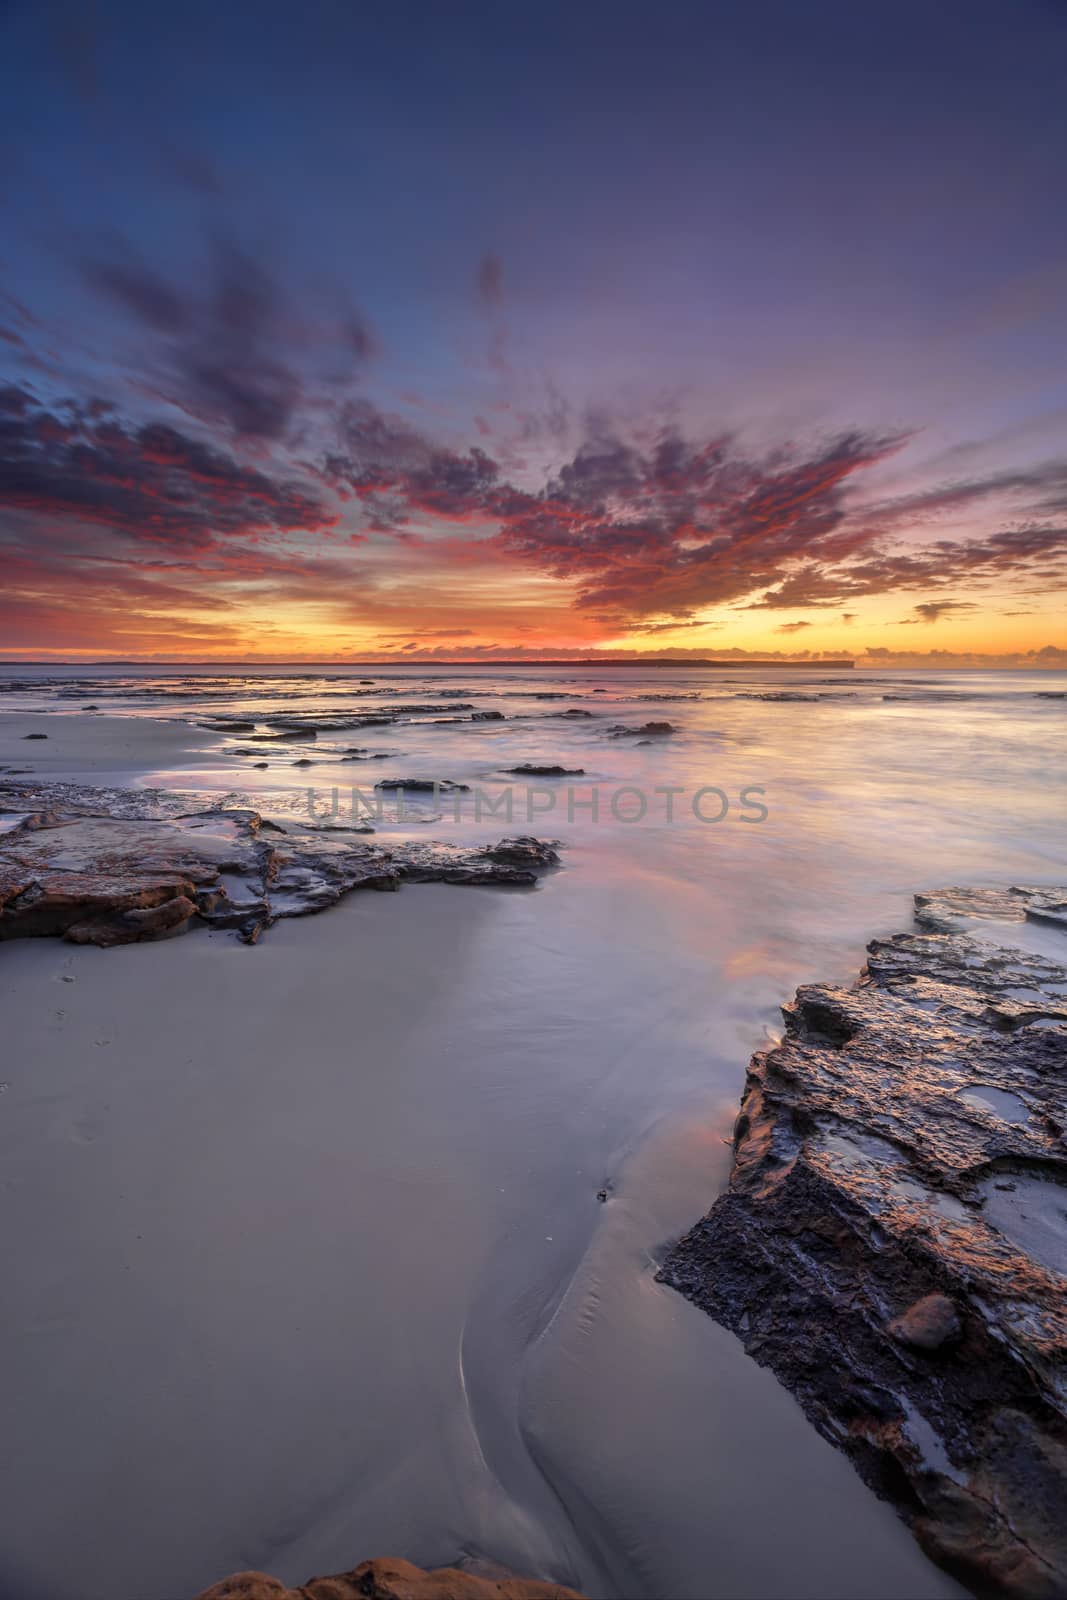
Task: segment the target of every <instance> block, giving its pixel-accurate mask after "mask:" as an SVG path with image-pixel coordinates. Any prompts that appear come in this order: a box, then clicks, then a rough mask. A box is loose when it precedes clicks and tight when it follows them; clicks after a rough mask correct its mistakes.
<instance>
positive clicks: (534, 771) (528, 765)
mask: <svg viewBox="0 0 1067 1600" xmlns="http://www.w3.org/2000/svg"><path fill="white" fill-rule="evenodd" d="M501 770H502V771H504V772H506V773H508V774H509V776H511V777H516V778H584V777H585V768H584V767H560V766H545V767H541V766H538V765H537V763H536V762H534V761H525V762H524V763H523V764H522V766H521V767H503V768H502V769H501Z"/></svg>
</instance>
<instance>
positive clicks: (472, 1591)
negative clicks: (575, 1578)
mask: <svg viewBox="0 0 1067 1600" xmlns="http://www.w3.org/2000/svg"><path fill="white" fill-rule="evenodd" d="M197 1600H582V1597H581V1595H579V1594H578V1592H577V1590H575V1589H565V1588H564V1587H563V1585H562V1584H559V1583H540V1582H538V1581H537V1580H536V1579H535V1578H515V1577H511V1576H509V1575H502V1576H500V1577H492V1578H483V1577H479V1576H478V1575H477V1574H475V1573H473V1572H463V1571H461V1570H460V1569H459V1568H458V1567H437V1568H436V1569H435V1570H434V1571H432V1572H424V1571H423V1569H422V1568H421V1567H416V1566H413V1565H412V1563H411V1562H410V1561H399V1560H397V1559H396V1558H395V1557H388V1556H387V1557H385V1558H384V1559H379V1560H377V1561H364V1562H363V1563H362V1564H361V1565H360V1566H358V1567H354V1568H353V1569H352V1571H351V1572H342V1573H338V1574H337V1575H336V1576H335V1577H332V1578H311V1579H310V1580H309V1581H308V1582H307V1583H303V1584H301V1585H300V1588H299V1589H287V1588H286V1587H285V1585H284V1584H283V1583H280V1582H279V1580H278V1579H277V1578H268V1577H267V1575H266V1574H265V1573H263V1572H236V1573H234V1575H233V1576H232V1577H230V1578H223V1580H222V1582H221V1583H216V1584H214V1585H213V1586H212V1587H211V1588H210V1589H205V1590H204V1592H203V1594H201V1595H198V1596H197Z"/></svg>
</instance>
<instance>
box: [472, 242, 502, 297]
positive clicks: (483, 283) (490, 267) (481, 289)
mask: <svg viewBox="0 0 1067 1600" xmlns="http://www.w3.org/2000/svg"><path fill="white" fill-rule="evenodd" d="M477 287H478V299H479V301H480V302H481V304H482V305H483V306H484V307H485V308H486V309H487V310H495V309H496V307H497V306H499V305H500V304H501V303H502V301H503V299H504V267H503V264H502V263H501V260H500V257H499V256H496V255H494V254H493V253H492V251H487V252H486V254H485V255H484V256H483V257H482V259H481V261H480V262H479V263H478V284H477Z"/></svg>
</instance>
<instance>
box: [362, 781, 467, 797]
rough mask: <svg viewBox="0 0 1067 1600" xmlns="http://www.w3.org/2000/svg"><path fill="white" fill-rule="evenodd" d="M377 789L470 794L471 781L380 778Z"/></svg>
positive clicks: (376, 785)
mask: <svg viewBox="0 0 1067 1600" xmlns="http://www.w3.org/2000/svg"><path fill="white" fill-rule="evenodd" d="M374 787H375V788H376V789H403V790H405V791H406V792H407V793H409V794H469V793H470V784H469V783H453V782H452V780H451V778H379V779H378V782H377V783H376V784H375V785H374Z"/></svg>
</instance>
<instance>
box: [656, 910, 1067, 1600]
mask: <svg viewBox="0 0 1067 1600" xmlns="http://www.w3.org/2000/svg"><path fill="white" fill-rule="evenodd" d="M1065 910H1067V890H1065V889H1063V888H1055V889H1048V888H1042V889H1039V890H1038V889H1026V888H1014V889H1010V890H1004V889H999V888H998V889H977V890H967V889H962V888H958V887H954V888H950V889H941V890H937V891H935V892H934V893H931V894H924V895H921V896H919V897H918V900H917V905H916V913H917V921H918V922H919V925H920V928H921V929H922V930H923V931H921V932H917V933H906V934H898V935H897V936H896V937H895V938H892V939H888V940H886V939H877V940H875V941H874V942H873V943H872V944H870V945H869V946H868V960H867V967H866V970H865V971H864V973H863V975H862V977H861V978H860V980H859V982H858V983H857V984H855V985H854V986H853V987H852V988H849V989H842V988H839V987H837V986H835V985H826V984H818V985H805V986H804V987H802V988H801V989H799V990H798V991H797V995H796V999H795V1001H794V1003H793V1005H792V1006H790V1007H788V1008H787V1010H786V1019H785V1020H786V1028H785V1036H784V1038H783V1039H782V1040H781V1042H780V1043H779V1044H777V1045H775V1046H774V1048H773V1049H770V1050H765V1051H761V1052H759V1053H758V1054H757V1055H756V1056H754V1057H753V1059H752V1062H751V1064H750V1066H749V1073H748V1081H747V1083H746V1087H745V1096H744V1101H743V1104H742V1108H741V1113H740V1115H739V1117H738V1120H737V1125H736V1129H735V1139H734V1155H735V1159H734V1168H733V1173H732V1175H731V1179H730V1187H729V1190H728V1191H727V1192H726V1193H725V1194H723V1195H720V1197H719V1198H718V1199H717V1200H716V1202H715V1204H714V1206H713V1207H712V1209H711V1211H710V1212H709V1213H708V1215H707V1216H706V1217H705V1218H704V1219H703V1220H702V1221H701V1222H699V1223H697V1225H696V1226H695V1227H694V1228H692V1229H691V1230H690V1231H689V1233H688V1234H687V1235H686V1236H685V1238H684V1239H682V1240H680V1241H679V1242H678V1244H676V1245H675V1246H674V1248H673V1250H672V1251H671V1252H670V1254H669V1255H668V1256H667V1258H666V1260H665V1261H664V1263H663V1266H662V1267H661V1268H660V1271H659V1277H660V1280H661V1281H662V1282H665V1283H669V1284H671V1285H673V1286H674V1287H675V1288H677V1289H679V1290H680V1291H681V1293H683V1294H685V1295H687V1296H688V1297H689V1298H690V1299H691V1300H693V1301H694V1302H695V1303H696V1304H697V1305H699V1306H701V1307H702V1308H703V1309H704V1310H706V1311H708V1312H709V1313H710V1314H711V1315H712V1316H713V1317H715V1318H716V1319H717V1320H718V1321H719V1322H721V1323H723V1324H724V1325H725V1326H726V1327H728V1328H730V1329H732V1330H733V1331H734V1332H735V1333H736V1334H737V1335H738V1336H739V1338H740V1339H741V1340H742V1341H743V1343H744V1345H745V1348H746V1349H747V1350H748V1351H749V1353H750V1354H751V1355H752V1356H753V1357H754V1358H755V1359H756V1360H757V1361H759V1362H760V1363H761V1364H763V1365H765V1366H769V1367H771V1368H772V1369H773V1371H774V1372H775V1373H776V1374H777V1376H778V1377H779V1379H780V1380H781V1382H782V1383H783V1384H785V1386H786V1387H787V1388H788V1389H790V1390H791V1391H792V1393H793V1394H795V1395H796V1397H797V1398H798V1400H799V1401H800V1403H801V1405H802V1406H803V1407H804V1410H805V1411H806V1412H807V1414H808V1416H809V1417H810V1418H811V1420H812V1422H814V1424H815V1426H816V1427H817V1428H818V1429H819V1430H820V1432H822V1433H823V1435H824V1436H825V1437H826V1438H827V1439H828V1440H829V1441H830V1442H831V1443H832V1444H834V1445H835V1446H836V1447H837V1448H838V1449H841V1450H844V1451H845V1452H846V1453H847V1454H848V1456H849V1457H850V1458H851V1460H852V1462H853V1463H854V1465H855V1466H856V1468H857V1470H858V1471H859V1472H860V1473H861V1474H862V1476H863V1477H864V1478H865V1479H866V1481H867V1483H869V1484H870V1486H871V1488H872V1489H874V1490H875V1492H876V1493H877V1494H879V1495H881V1496H883V1497H884V1498H885V1499H887V1500H890V1501H891V1502H892V1503H893V1504H894V1505H895V1506H896V1507H897V1509H898V1511H899V1512H900V1514H901V1515H902V1516H903V1517H904V1518H905V1519H906V1520H907V1521H908V1522H909V1523H910V1524H911V1526H912V1528H913V1529H914V1531H915V1534H916V1536H917V1538H918V1539H919V1540H920V1541H921V1543H922V1545H923V1548H924V1549H925V1550H926V1551H927V1553H928V1554H929V1555H930V1556H932V1558H933V1559H934V1560H935V1561H939V1562H940V1563H941V1564H942V1565H944V1566H945V1567H947V1568H948V1569H949V1571H951V1572H952V1573H954V1574H955V1576H956V1577H958V1578H960V1579H961V1580H962V1581H963V1582H964V1583H965V1584H967V1585H969V1586H970V1587H971V1589H972V1590H973V1591H974V1593H975V1594H978V1595H982V1596H992V1595H1000V1596H1010V1597H1011V1600H1063V1597H1064V1596H1067V1519H1065V1517H1064V1514H1063V1508H1064V1506H1065V1505H1067V1401H1065V1396H1067V1304H1065V1298H1064V1286H1065V1282H1067V1236H1065V1235H1064V1232H1063V1230H1062V1227H1061V1226H1060V1219H1061V1218H1062V1214H1063V1207H1062V1195H1063V1193H1064V1189H1065V1186H1067V1158H1065V1146H1064V1139H1063V1125H1064V1106H1065V1104H1067V962H1064V961H1060V960H1056V959H1054V957H1053V955H1052V954H1047V955H1046V954H1044V953H1041V954H1038V953H1033V952H1029V951H1027V950H1024V949H1016V948H1012V947H1011V946H1009V945H999V944H994V943H991V942H989V941H988V940H987V939H984V938H981V937H979V934H980V932H981V931H983V930H982V927H981V925H982V923H983V922H985V921H989V920H992V921H994V922H1003V921H1005V920H1006V919H1010V920H1012V921H1016V922H1023V921H1024V920H1025V921H1028V922H1029V921H1037V922H1041V923H1043V924H1045V925H1046V926H1053V927H1055V926H1063V925H1064V917H1065ZM975 924H977V931H975V932H972V931H971V930H972V927H974V925H975ZM1042 1217H1048V1218H1055V1219H1056V1221H1055V1224H1054V1226H1048V1227H1046V1226H1044V1225H1042V1224H1041V1223H1040V1219H1041V1218H1042ZM901 1308H903V1309H901Z"/></svg>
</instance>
